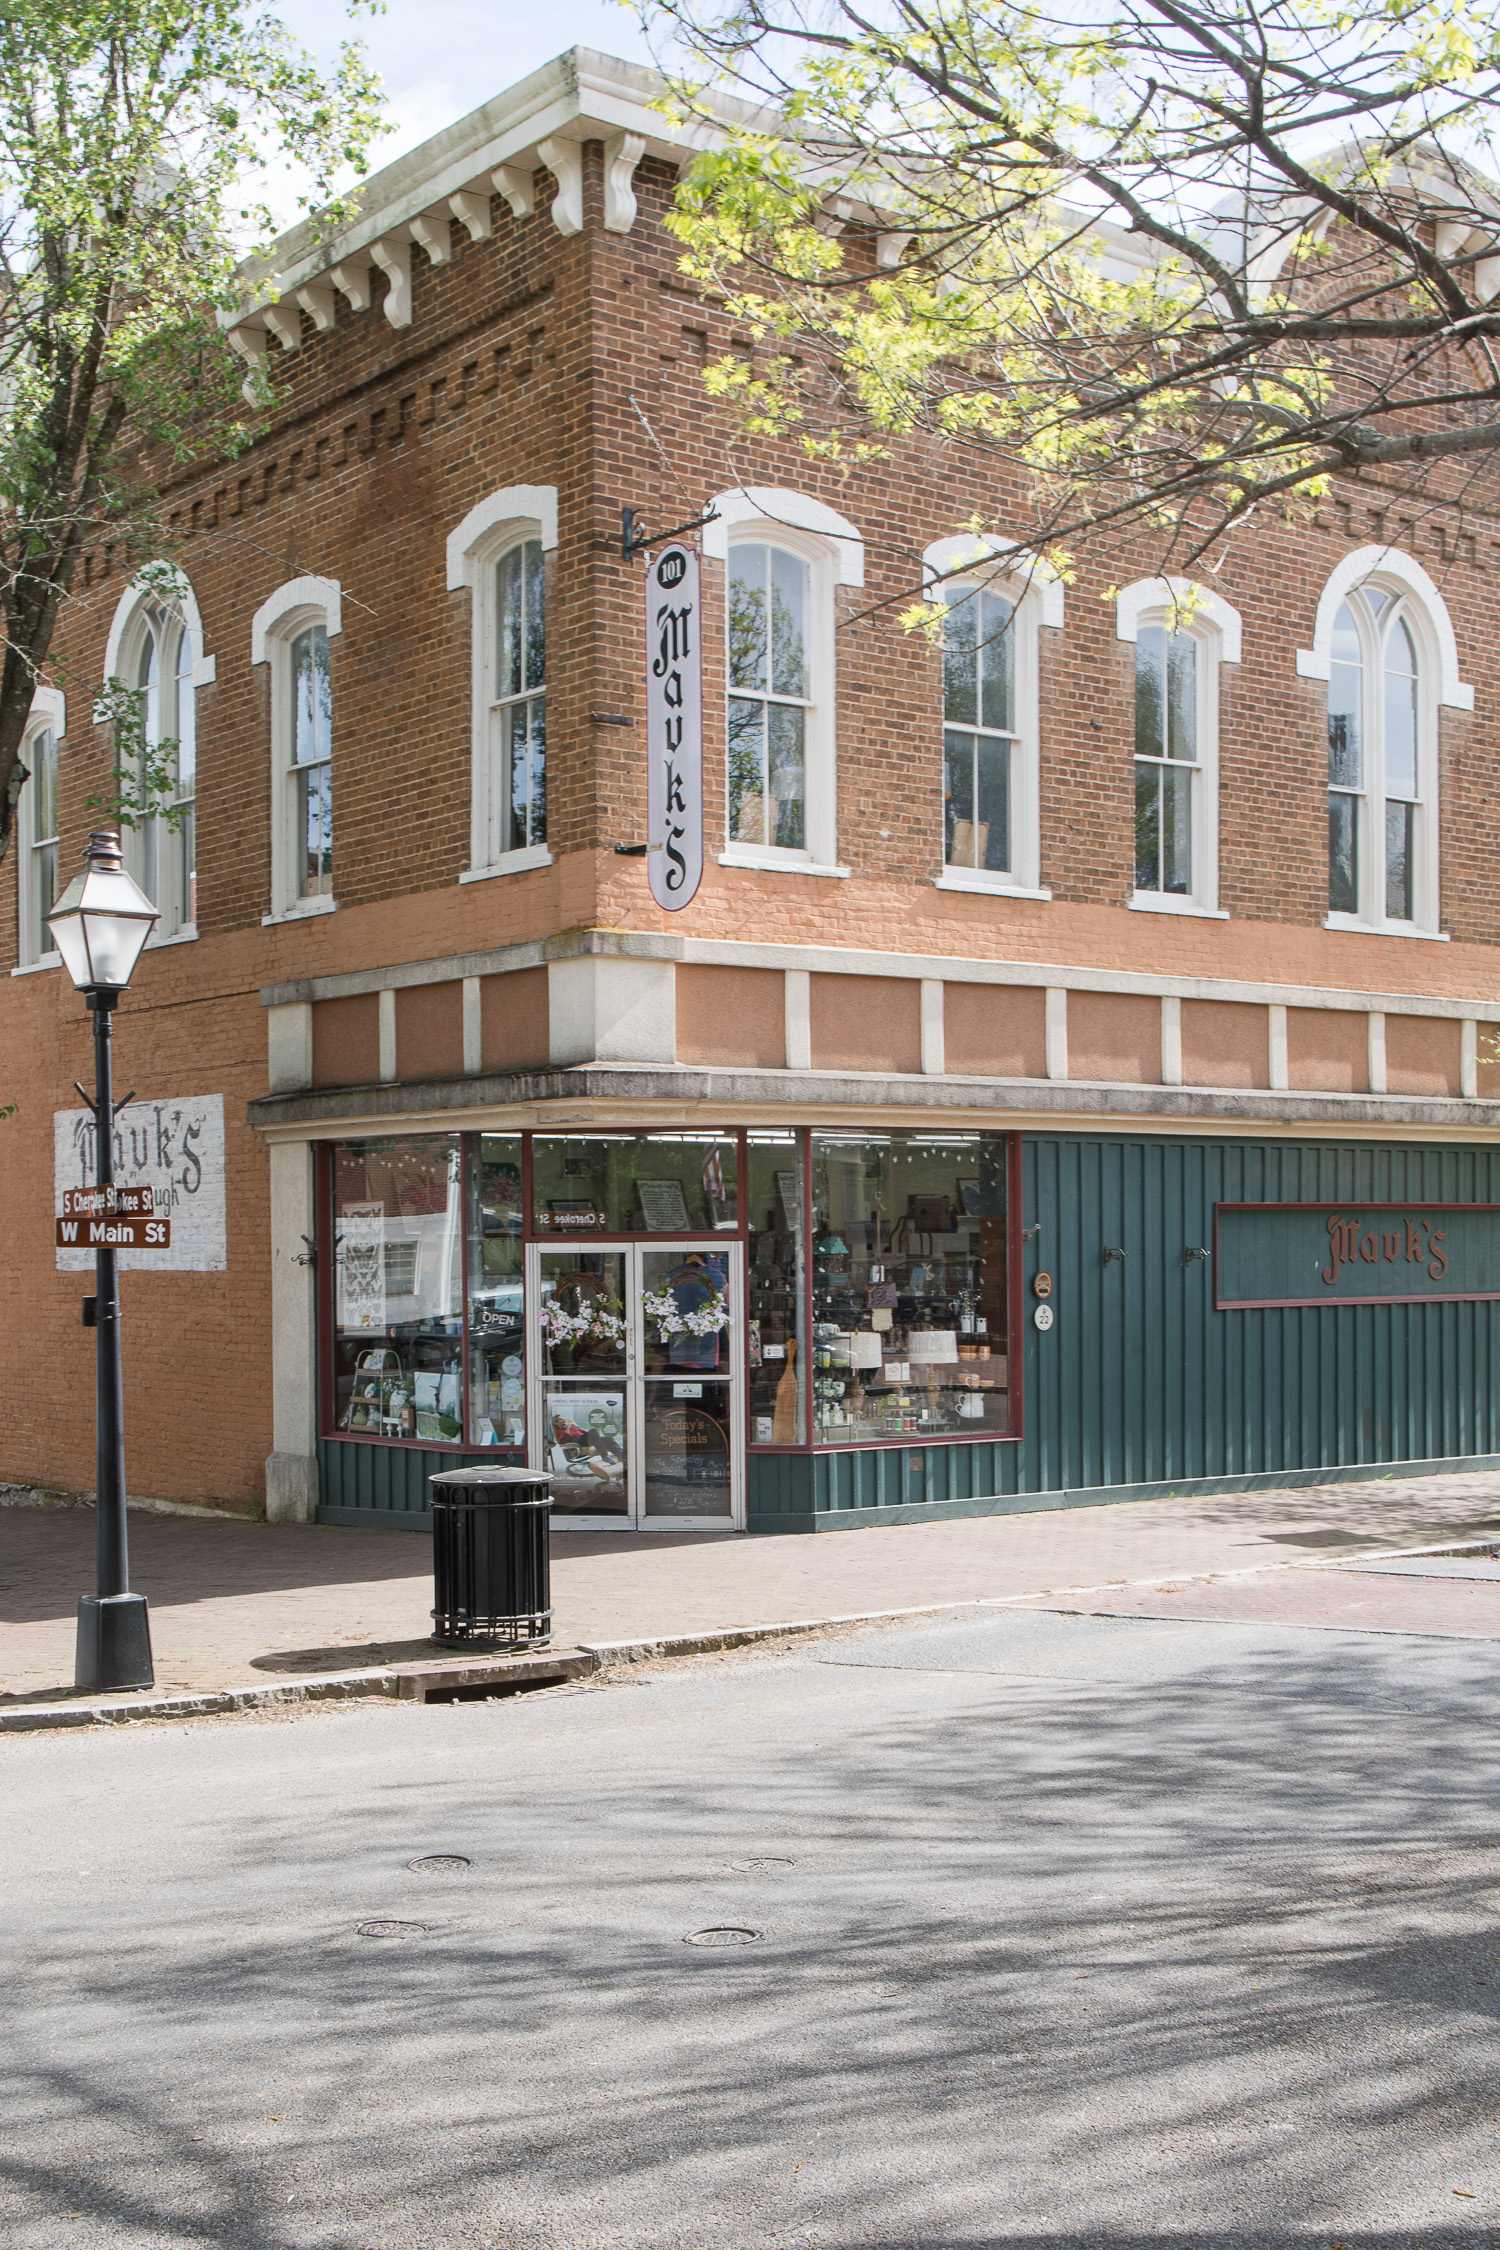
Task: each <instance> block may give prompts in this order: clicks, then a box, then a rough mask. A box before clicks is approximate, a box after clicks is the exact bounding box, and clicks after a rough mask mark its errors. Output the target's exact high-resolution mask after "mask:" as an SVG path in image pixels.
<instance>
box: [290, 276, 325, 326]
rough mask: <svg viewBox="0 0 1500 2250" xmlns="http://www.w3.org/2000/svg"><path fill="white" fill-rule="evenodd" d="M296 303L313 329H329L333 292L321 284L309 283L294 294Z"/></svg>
mask: <svg viewBox="0 0 1500 2250" xmlns="http://www.w3.org/2000/svg"><path fill="white" fill-rule="evenodd" d="M296 297H297V302H298V304H299V305H300V306H301V307H302V310H303V311H304V312H305V313H306V314H307V317H308V319H309V320H310V321H311V322H312V324H313V326H314V328H320V329H321V328H331V327H332V326H333V321H334V306H335V299H334V294H333V291H332V290H331V289H329V288H326V287H325V286H324V285H323V283H322V282H309V283H308V284H307V286H306V287H305V288H303V289H299V290H298V291H297V292H296Z"/></svg>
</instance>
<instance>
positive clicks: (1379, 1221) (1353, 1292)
mask: <svg viewBox="0 0 1500 2250" xmlns="http://www.w3.org/2000/svg"><path fill="white" fill-rule="evenodd" d="M1489 1297H1497V1298H1500V1204H1497V1203H1218V1204H1215V1206H1214V1303H1215V1305H1216V1306H1217V1308H1218V1310H1219V1311H1220V1312H1246V1311H1250V1310H1252V1309H1254V1308H1257V1307H1262V1308H1271V1307H1275V1306H1278V1305H1380V1304H1433V1303H1440V1302H1442V1301H1443V1300H1445V1299H1449V1298H1452V1299H1456V1300H1464V1299H1467V1300H1470V1301H1472V1300H1475V1299H1481V1298H1489Z"/></svg>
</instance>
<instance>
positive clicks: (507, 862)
mask: <svg viewBox="0 0 1500 2250" xmlns="http://www.w3.org/2000/svg"><path fill="white" fill-rule="evenodd" d="M551 865H552V854H551V853H550V852H549V851H548V849H547V847H546V845H545V844H528V845H527V846H526V848H525V850H524V851H519V852H502V853H501V854H500V857H499V858H498V859H494V860H491V862H490V864H489V866H488V867H466V868H464V870H463V872H462V873H461V874H460V876H459V878H458V879H459V881H460V882H461V883H488V882H491V881H493V879H494V878H495V876H497V875H524V874H525V873H526V872H527V870H528V869H529V868H532V867H550V866H551Z"/></svg>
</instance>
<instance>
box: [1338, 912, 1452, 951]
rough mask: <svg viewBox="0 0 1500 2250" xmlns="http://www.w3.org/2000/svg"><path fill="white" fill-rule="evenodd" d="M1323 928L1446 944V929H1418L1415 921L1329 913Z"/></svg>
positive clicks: (1352, 934)
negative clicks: (1395, 920) (1373, 918)
mask: <svg viewBox="0 0 1500 2250" xmlns="http://www.w3.org/2000/svg"><path fill="white" fill-rule="evenodd" d="M1323 927H1324V929H1325V930H1342V931H1344V933H1345V934H1346V935H1347V936H1349V937H1399V938H1421V939H1423V940H1424V942H1425V943H1426V944H1428V945H1448V944H1450V943H1451V940H1450V938H1449V936H1448V932H1447V931H1446V930H1419V929H1418V928H1417V926H1416V924H1415V922H1361V921H1360V920H1359V918H1358V916H1357V915H1354V914H1330V915H1329V916H1328V917H1327V919H1326V920H1325V922H1324V924H1323Z"/></svg>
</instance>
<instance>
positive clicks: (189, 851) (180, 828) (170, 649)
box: [104, 573, 214, 944]
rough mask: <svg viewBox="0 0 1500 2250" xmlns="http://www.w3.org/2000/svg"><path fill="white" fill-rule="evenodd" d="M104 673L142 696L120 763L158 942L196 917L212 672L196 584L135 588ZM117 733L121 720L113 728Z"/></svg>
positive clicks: (132, 842) (188, 927)
mask: <svg viewBox="0 0 1500 2250" xmlns="http://www.w3.org/2000/svg"><path fill="white" fill-rule="evenodd" d="M104 672H105V680H106V682H111V681H113V682H117V683H118V684H119V685H120V686H121V687H123V688H125V689H127V690H130V691H132V692H133V694H134V696H135V697H136V698H138V701H139V710H140V722H141V723H140V729H139V733H138V735H137V736H136V739H135V746H134V749H133V751H131V752H129V753H127V762H126V764H125V766H124V768H123V770H122V779H121V784H120V787H121V796H122V799H123V800H124V802H125V804H126V805H127V807H130V808H132V818H131V819H130V820H129V821H127V822H126V824H125V829H124V837H123V848H124V856H125V864H126V866H127V867H128V868H129V869H130V871H131V873H132V874H133V875H134V877H135V879H136V881H137V882H138V883H139V884H140V885H141V887H142V889H143V890H144V891H145V892H146V893H147V895H148V896H149V897H150V898H151V899H152V901H153V902H154V904H155V905H156V907H157V908H158V910H159V912H160V915H161V919H160V921H159V922H158V923H157V925H156V929H155V931H154V932H153V935H152V942H153V943H155V944H160V943H161V942H162V941H163V940H164V939H166V938H171V937H192V936H194V935H196V932H197V923H198V804H197V797H198V710H197V699H198V689H199V688H200V687H203V686H206V685H207V684H208V683H209V682H211V681H212V679H213V676H214V660H213V658H212V657H207V658H205V657H204V654H203V631H202V626H201V624H200V622H199V618H198V609H197V604H196V602H195V601H194V599H193V595H192V590H191V588H190V587H189V586H188V584H187V581H186V580H185V579H183V578H182V577H181V575H180V574H173V575H172V576H171V577H170V578H169V577H167V576H166V575H164V574H162V573H157V574H156V575H155V577H154V578H153V579H152V580H151V581H150V582H148V583H146V584H142V585H137V586H134V587H132V588H131V589H130V590H129V591H128V592H127V593H126V595H125V597H124V599H123V601H122V602H121V604H120V607H119V609H118V610H117V611H116V613H115V620H114V624H113V626H112V627H111V630H110V637H109V647H108V649H107V651H106V654H105V661H104ZM116 734H117V738H118V735H119V729H118V727H117V728H116Z"/></svg>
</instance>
